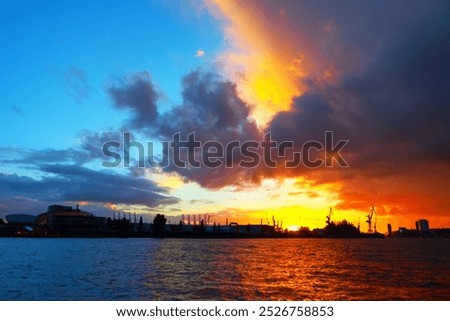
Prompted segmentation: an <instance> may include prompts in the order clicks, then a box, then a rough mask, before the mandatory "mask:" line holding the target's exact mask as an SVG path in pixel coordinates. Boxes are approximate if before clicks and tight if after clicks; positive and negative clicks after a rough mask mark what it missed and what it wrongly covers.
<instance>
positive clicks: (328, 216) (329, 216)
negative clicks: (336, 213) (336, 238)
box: [327, 207, 333, 225]
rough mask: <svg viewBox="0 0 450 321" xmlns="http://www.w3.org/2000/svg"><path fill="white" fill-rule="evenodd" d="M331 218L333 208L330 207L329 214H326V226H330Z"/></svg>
mask: <svg viewBox="0 0 450 321" xmlns="http://www.w3.org/2000/svg"><path fill="white" fill-rule="evenodd" d="M332 217H333V208H332V207H330V212H329V213H328V215H327V225H330V224H331V222H332V221H331V218H332Z"/></svg>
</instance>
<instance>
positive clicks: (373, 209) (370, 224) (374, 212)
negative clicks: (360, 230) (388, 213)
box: [366, 206, 377, 233]
mask: <svg viewBox="0 0 450 321" xmlns="http://www.w3.org/2000/svg"><path fill="white" fill-rule="evenodd" d="M376 214H377V212H376V211H375V207H373V206H372V210H371V211H370V213H369V215H367V221H366V223H367V224H368V225H369V229H368V230H367V233H373V230H372V218H373V216H374V215H375V220H376ZM376 224H377V223H375V232H376V229H377V225H376Z"/></svg>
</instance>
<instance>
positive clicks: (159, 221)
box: [152, 214, 167, 234]
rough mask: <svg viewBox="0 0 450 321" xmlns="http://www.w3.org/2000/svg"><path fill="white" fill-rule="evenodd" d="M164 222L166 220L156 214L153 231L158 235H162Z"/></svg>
mask: <svg viewBox="0 0 450 321" xmlns="http://www.w3.org/2000/svg"><path fill="white" fill-rule="evenodd" d="M166 222H167V219H166V218H165V217H164V215H162V214H156V216H155V218H154V219H153V226H152V228H153V231H155V233H158V234H162V233H164V230H165V229H166Z"/></svg>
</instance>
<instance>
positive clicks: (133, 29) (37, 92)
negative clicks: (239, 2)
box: [0, 1, 223, 149]
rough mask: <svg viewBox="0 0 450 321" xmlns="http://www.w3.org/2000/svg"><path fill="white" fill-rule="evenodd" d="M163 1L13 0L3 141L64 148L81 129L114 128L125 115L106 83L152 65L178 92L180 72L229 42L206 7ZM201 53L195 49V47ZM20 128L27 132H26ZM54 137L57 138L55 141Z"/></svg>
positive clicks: (162, 82) (5, 24) (171, 93)
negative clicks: (187, 8)
mask: <svg viewBox="0 0 450 321" xmlns="http://www.w3.org/2000/svg"><path fill="white" fill-rule="evenodd" d="M182 9H183V5H182V4H177V3H175V2H172V3H171V4H164V2H162V1H45V2H44V3H41V2H37V1H8V3H6V4H3V5H2V10H1V13H0V41H1V43H2V44H3V45H2V50H1V51H0V62H1V64H2V68H0V79H2V82H1V83H0V92H1V98H0V106H1V107H0V108H1V109H0V113H1V119H7V120H8V121H6V122H5V121H4V122H3V124H2V126H1V127H0V145H1V146H10V147H18V148H35V149H41V148H47V147H49V146H51V147H52V148H66V147H68V146H70V145H72V144H73V143H74V140H75V139H76V136H77V135H78V134H79V133H80V131H82V130H83V129H90V130H93V131H99V130H107V129H108V128H111V127H115V126H117V125H118V124H119V123H120V121H121V120H122V119H123V118H124V117H125V115H124V114H123V113H122V112H117V111H114V110H113V109H111V104H112V103H111V100H110V99H109V97H108V95H107V94H106V93H105V89H106V87H107V86H108V85H110V84H111V83H114V82H115V81H116V79H118V78H121V77H124V76H127V75H128V74H131V73H134V72H138V71H148V72H150V73H151V75H152V79H153V81H154V82H155V84H156V85H157V87H158V89H159V90H160V91H161V92H162V93H163V94H164V98H163V99H162V100H161V105H163V106H164V105H166V106H170V105H171V104H173V103H176V102H179V97H180V79H181V77H182V75H184V74H186V73H187V72H188V71H189V70H191V69H194V68H196V67H197V66H201V65H204V64H205V61H206V60H208V59H211V58H212V57H214V55H215V53H217V51H218V50H220V49H221V47H223V40H222V36H221V32H220V29H219V26H218V25H217V24H216V23H214V21H213V20H212V19H211V17H209V16H208V15H206V14H200V15H197V14H195V13H194V12H191V13H190V14H189V15H187V14H184V15H183V12H182ZM200 49H201V50H203V51H205V53H206V55H205V56H203V57H194V55H195V54H196V52H197V50H200ZM18 133H20V134H18ZM49 140H50V141H51V143H50V141H49Z"/></svg>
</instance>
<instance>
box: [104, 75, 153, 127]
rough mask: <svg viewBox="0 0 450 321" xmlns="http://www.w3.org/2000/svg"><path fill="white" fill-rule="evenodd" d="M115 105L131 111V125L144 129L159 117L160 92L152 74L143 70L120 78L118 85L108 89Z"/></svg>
mask: <svg viewBox="0 0 450 321" xmlns="http://www.w3.org/2000/svg"><path fill="white" fill-rule="evenodd" d="M108 92H109V94H110V96H111V97H112V99H113V102H114V105H115V106H116V107H117V108H119V109H127V110H129V111H130V113H131V118H130V121H129V126H130V127H131V128H134V129H142V128H145V127H146V126H148V125H149V124H151V123H152V122H154V121H155V120H156V118H157V117H158V110H157V105H156V102H157V100H158V98H159V97H160V94H159V93H158V92H157V91H156V89H155V87H154V85H153V83H152V81H151V78H150V74H149V73H147V72H142V73H138V74H134V75H132V76H131V77H128V78H123V79H121V80H120V83H119V85H118V86H112V87H110V88H109V89H108Z"/></svg>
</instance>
